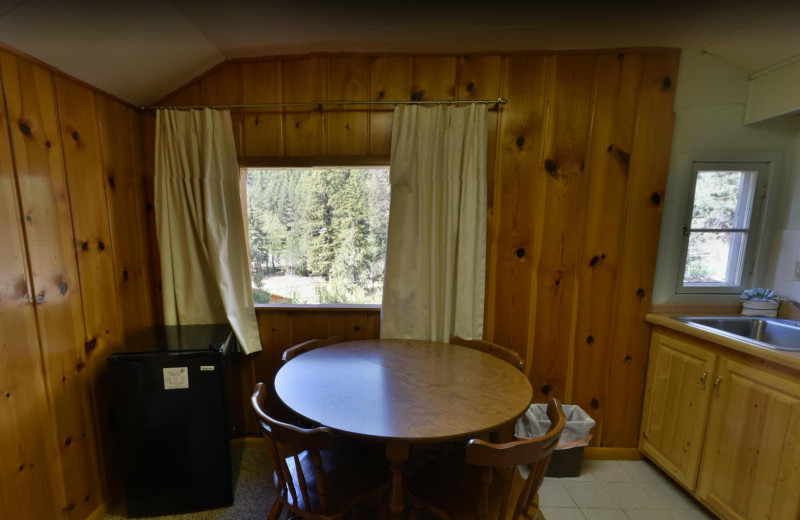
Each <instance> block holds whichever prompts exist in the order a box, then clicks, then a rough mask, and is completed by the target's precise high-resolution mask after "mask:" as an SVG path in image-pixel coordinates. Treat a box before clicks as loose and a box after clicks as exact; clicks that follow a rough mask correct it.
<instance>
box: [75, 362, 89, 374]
mask: <svg viewBox="0 0 800 520" xmlns="http://www.w3.org/2000/svg"><path fill="white" fill-rule="evenodd" d="M84 368H86V363H84V362H83V361H81V362H80V363H78V364H77V365H76V366H75V370H77V371H78V372H80V371H81V370H83V369H84Z"/></svg>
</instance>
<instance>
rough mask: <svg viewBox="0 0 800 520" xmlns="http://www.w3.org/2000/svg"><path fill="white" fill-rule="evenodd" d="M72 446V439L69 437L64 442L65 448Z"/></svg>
mask: <svg viewBox="0 0 800 520" xmlns="http://www.w3.org/2000/svg"><path fill="white" fill-rule="evenodd" d="M70 444H72V437H67V438H66V440H65V441H64V446H69V445H70Z"/></svg>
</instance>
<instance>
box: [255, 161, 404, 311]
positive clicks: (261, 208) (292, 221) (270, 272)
mask: <svg viewBox="0 0 800 520" xmlns="http://www.w3.org/2000/svg"><path fill="white" fill-rule="evenodd" d="M246 176H247V177H246V191H247V225H248V230H249V246H250V272H251V277H252V282H253V299H254V301H255V303H258V304H309V305H315V304H380V303H381V299H382V296H383V269H384V265H385V263H386V235H387V231H388V222H389V167H388V166H385V167H375V166H372V167H313V168H311V167H309V168H302V167H290V168H248V169H247V170H246Z"/></svg>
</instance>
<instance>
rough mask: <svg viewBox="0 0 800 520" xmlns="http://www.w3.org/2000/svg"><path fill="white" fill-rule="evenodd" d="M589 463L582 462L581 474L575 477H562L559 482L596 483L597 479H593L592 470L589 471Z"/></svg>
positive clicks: (586, 461)
mask: <svg viewBox="0 0 800 520" xmlns="http://www.w3.org/2000/svg"><path fill="white" fill-rule="evenodd" d="M589 462H591V461H588V460H584V461H583V464H582V465H581V473H580V475H578V476H577V477H564V478H562V479H561V480H562V481H564V482H596V481H597V477H595V476H594V474H593V473H592V470H590V469H589Z"/></svg>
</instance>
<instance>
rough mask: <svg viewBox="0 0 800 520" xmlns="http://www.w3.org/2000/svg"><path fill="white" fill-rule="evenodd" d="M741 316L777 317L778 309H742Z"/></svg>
mask: <svg viewBox="0 0 800 520" xmlns="http://www.w3.org/2000/svg"><path fill="white" fill-rule="evenodd" d="M742 316H758V317H760V318H777V317H778V309H773V310H767V309H744V308H743V309H742Z"/></svg>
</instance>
